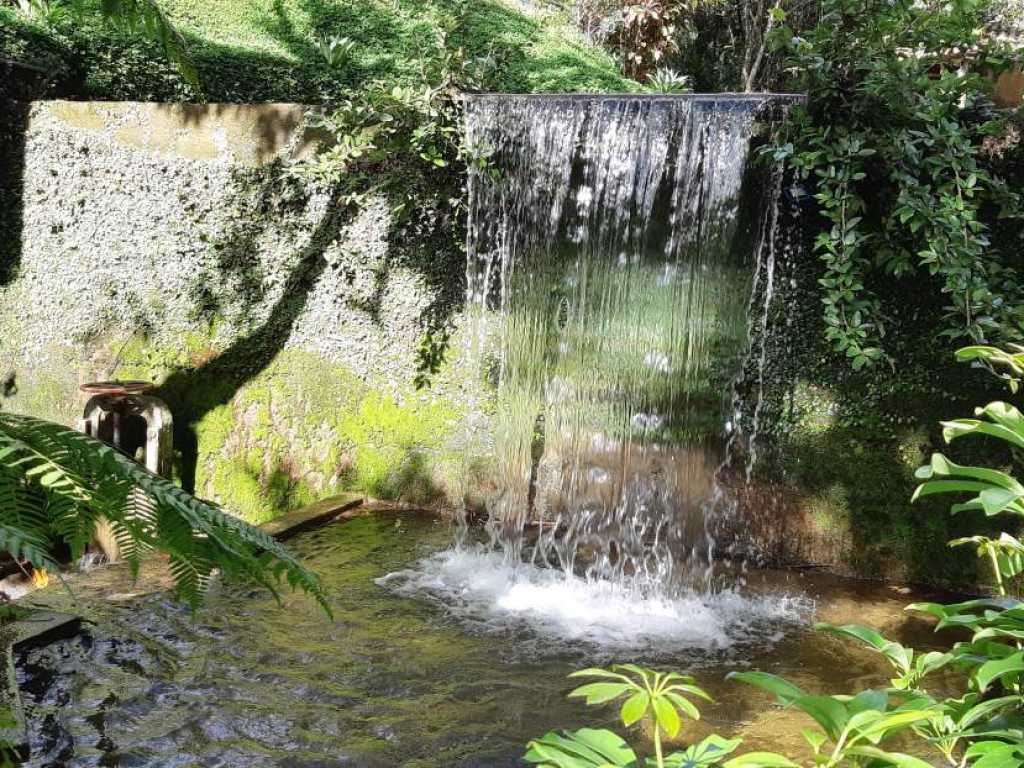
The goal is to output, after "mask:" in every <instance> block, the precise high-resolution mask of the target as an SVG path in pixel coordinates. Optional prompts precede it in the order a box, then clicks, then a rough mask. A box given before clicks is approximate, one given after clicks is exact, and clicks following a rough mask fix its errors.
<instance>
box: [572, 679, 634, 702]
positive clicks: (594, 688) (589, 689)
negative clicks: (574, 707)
mask: <svg viewBox="0 0 1024 768" xmlns="http://www.w3.org/2000/svg"><path fill="white" fill-rule="evenodd" d="M631 690H634V687H633V686H632V685H630V684H629V683H589V684H588V685H582V686H580V687H579V688H577V689H576V690H574V691H573V692H572V693H570V694H569V698H580V699H584V700H586V702H587V704H604V703H605V702H606V701H611V700H612V699H617V698H618V697H619V696H622V695H623V694H624V693H627V692H629V691H631Z"/></svg>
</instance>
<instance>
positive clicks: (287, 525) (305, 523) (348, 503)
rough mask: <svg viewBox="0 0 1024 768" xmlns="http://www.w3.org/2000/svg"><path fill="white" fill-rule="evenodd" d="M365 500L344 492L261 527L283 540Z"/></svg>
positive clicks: (332, 517)
mask: <svg viewBox="0 0 1024 768" xmlns="http://www.w3.org/2000/svg"><path fill="white" fill-rule="evenodd" d="M363 501H364V499H363V497H362V496H360V495H359V494H355V493H342V494H339V495H337V496H331V497H329V498H326V499H323V500H321V501H318V502H316V503H314V504H310V505H309V506H308V507H303V508H302V509H297V510H295V511H294V512H289V513H288V514H286V515H284V516H282V517H279V518H277V519H276V520H271V521H270V522H268V523H263V525H261V526H260V529H261V530H263V531H264V532H265V533H269V534H270V535H271V536H273V537H274V538H275V539H277V540H278V541H283V540H285V539H288V538H291V537H292V536H294V535H295V534H297V533H301V532H303V531H308V530H310V529H312V528H317V527H319V526H321V525H323V524H324V523H326V522H329V521H330V520H333V519H334V518H336V517H339V516H340V515H342V514H343V513H345V512H350V511H352V510H353V509H355V508H357V507H360V506H362V504H363Z"/></svg>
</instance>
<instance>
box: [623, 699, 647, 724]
mask: <svg viewBox="0 0 1024 768" xmlns="http://www.w3.org/2000/svg"><path fill="white" fill-rule="evenodd" d="M650 703H651V697H650V695H649V694H648V693H647V691H639V692H637V693H634V694H633V695H632V696H630V697H629V698H628V699H626V700H625V701H624V702H623V703H622V710H621V712H620V716H621V718H622V722H623V724H625V725H627V726H628V725H633V723H635V722H637V721H639V720H640V719H641V718H642V717H643V716H644V715H645V714H647V707H648V706H649V705H650Z"/></svg>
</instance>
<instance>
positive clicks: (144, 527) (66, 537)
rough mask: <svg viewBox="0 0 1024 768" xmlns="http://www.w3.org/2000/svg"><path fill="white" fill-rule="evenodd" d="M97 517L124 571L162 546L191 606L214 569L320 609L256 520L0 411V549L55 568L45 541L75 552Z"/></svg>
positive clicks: (316, 590)
mask: <svg viewBox="0 0 1024 768" xmlns="http://www.w3.org/2000/svg"><path fill="white" fill-rule="evenodd" d="M101 520H106V521H107V522H108V523H109V524H110V526H111V528H112V529H113V531H114V534H115V537H116V539H117V541H118V543H119V545H120V547H121V551H122V556H123V557H124V558H125V559H126V560H127V561H128V563H129V564H130V565H131V567H132V569H133V571H136V572H137V570H138V568H139V564H140V562H141V560H142V558H143V557H144V556H146V555H147V554H148V553H150V552H153V551H157V552H162V553H164V554H166V555H167V556H168V558H169V562H170V569H171V573H172V574H173V576H174V579H175V583H176V585H177V590H178V592H179V594H180V595H181V597H182V598H183V599H184V600H185V601H186V602H188V603H189V604H190V605H191V606H192V607H193V608H196V607H198V606H199V604H200V603H201V601H202V598H203V593H204V592H205V590H206V588H207V586H208V584H209V581H210V577H211V575H212V574H213V572H214V571H220V572H221V573H222V574H223V575H224V576H225V577H228V578H234V579H241V580H243V581H248V582H252V583H256V584H259V585H261V586H263V587H266V588H267V589H270V590H271V591H272V592H275V594H276V589H277V587H276V585H277V583H278V582H279V581H280V580H282V579H284V580H285V581H287V582H288V583H289V584H290V585H292V586H293V587H295V588H298V589H302V590H304V591H305V592H307V593H309V594H310V595H312V596H313V597H315V598H316V599H317V600H318V601H319V602H320V604H321V605H322V606H323V608H324V609H325V610H327V611H329V608H328V605H327V602H326V599H325V597H324V595H323V593H322V592H321V590H320V584H319V581H318V580H317V578H316V576H315V575H313V574H312V573H310V572H309V571H307V570H306V569H305V568H303V567H302V565H301V564H300V563H299V562H298V561H297V560H296V559H295V558H294V557H293V556H292V555H291V553H289V552H288V550H286V549H285V548H284V547H282V546H281V545H280V544H278V543H277V541H275V540H274V539H273V538H272V537H271V536H268V535H267V534H265V533H263V532H262V531H261V530H259V529H258V528H254V527H252V526H250V525H248V524H247V523H244V522H242V521H241V520H239V519H238V518H236V517H233V516H231V515H229V514H227V513H225V512H223V511H222V510H220V509H219V508H218V507H216V506H215V505H213V504H210V503H208V502H204V501H201V500H199V499H197V498H195V497H193V496H191V495H189V494H188V493H186V492H185V491H183V490H181V489H180V488H178V487H177V486H176V485H174V484H173V483H171V482H170V481H168V480H165V479H164V478H161V477H158V476H156V475H154V474H152V473H150V472H149V471H148V470H146V469H145V468H144V467H142V466H141V465H139V464H137V463H136V462H134V461H132V460H131V459H130V458H128V457H127V456H125V455H123V454H122V453H120V452H119V451H117V450H115V449H114V448H111V447H110V446H108V445H105V444H104V443H101V442H99V441H98V440H94V439H92V438H90V437H88V436H86V435H83V434H81V433H79V432H76V431H74V430H71V429H68V428H67V427H63V426H60V425H58V424H51V423H49V422H46V421H42V420H39V419H34V418H30V417H28V416H17V415H14V414H11V413H0V548H2V549H4V550H6V551H7V552H10V553H11V555H13V556H14V557H17V558H21V559H23V560H25V561H27V562H29V563H31V564H32V565H33V566H35V567H37V568H54V569H56V564H55V563H54V560H53V555H52V553H53V552H54V551H55V549H56V548H57V547H58V546H62V547H64V548H66V549H67V550H69V551H70V555H71V557H72V559H77V558H79V557H80V556H81V554H82V553H83V552H84V550H85V548H86V547H87V546H88V545H89V544H91V543H92V541H93V540H94V539H95V537H96V530H97V525H99V523H100V521H101Z"/></svg>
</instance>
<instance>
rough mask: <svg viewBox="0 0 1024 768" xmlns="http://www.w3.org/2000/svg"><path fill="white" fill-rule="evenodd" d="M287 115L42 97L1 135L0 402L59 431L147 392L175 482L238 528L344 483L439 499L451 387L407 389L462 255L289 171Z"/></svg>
mask: <svg viewBox="0 0 1024 768" xmlns="http://www.w3.org/2000/svg"><path fill="white" fill-rule="evenodd" d="M303 118H304V115H303V110H302V108H300V107H296V106H292V105H276V104H266V105H253V106H240V105H217V104H210V105H170V104H140V103H82V102H61V101H52V102H34V103H33V104H32V105H31V106H30V108H28V109H27V111H26V113H25V114H24V117H23V119H19V120H17V121H9V123H8V130H9V131H10V130H14V131H17V132H20V133H21V135H20V136H12V137H11V141H9V142H8V143H7V145H6V150H5V153H4V154H5V156H4V159H3V162H2V166H3V167H2V170H3V179H4V187H3V192H2V193H0V194H2V196H3V199H2V203H3V206H4V209H5V210H6V211H7V212H8V214H7V216H6V219H5V222H4V228H3V231H4V240H5V242H4V243H3V244H2V245H0V407H2V408H4V409H9V410H14V411H18V412H23V413H29V414H34V415H38V416H41V417H45V418H50V419H54V420H58V421H61V422H64V423H71V422H73V420H74V418H75V417H76V414H77V413H78V412H79V410H80V408H81V406H82V403H83V398H82V397H81V396H80V395H79V394H78V392H77V388H78V385H79V384H80V383H82V382H84V381H88V380H96V379H106V378H111V377H117V378H137V377H138V378H146V379H152V380H154V381H157V382H158V383H159V384H160V387H159V390H158V393H157V394H159V395H162V396H163V397H164V398H165V399H166V400H167V401H168V402H169V403H170V405H171V407H172V410H173V412H174V414H175V418H176V420H177V421H176V434H175V438H176V447H177V449H178V457H177V461H176V466H177V471H178V472H179V473H180V480H181V481H182V483H183V484H184V485H185V486H186V487H188V488H194V489H195V491H196V492H197V493H198V494H199V495H201V496H204V497H206V498H211V499H214V500H216V501H219V502H222V503H224V504H226V505H227V506H228V507H230V508H232V509H234V510H235V511H237V512H239V513H240V514H243V515H244V516H246V517H247V518H249V519H252V520H262V519H266V518H268V517H271V516H273V515H274V514H276V513H277V512H279V511H281V510H283V509H286V508H289V507H293V506H295V505H297V504H299V503H304V502H307V501H310V500H312V499H313V498H315V497H318V496H322V495H325V494H328V493H332V492H335V491H337V490H340V489H345V488H359V489H361V490H364V491H366V492H368V493H370V494H373V495H376V496H383V497H391V498H403V499H406V500H409V501H414V502H436V501H438V500H440V499H443V498H444V497H445V495H446V492H447V491H448V490H449V488H450V485H451V483H452V482H454V480H453V472H456V471H457V468H458V467H459V466H461V457H460V456H459V455H458V451H457V450H455V449H454V448H453V446H452V437H453V435H455V434H456V430H457V427H458V426H459V424H460V423H461V418H460V407H459V405H458V404H459V403H460V402H461V401H462V397H461V394H460V392H461V388H462V387H464V383H463V382H464V381H465V379H466V377H465V376H461V375H459V372H458V371H457V370H455V369H452V368H451V366H449V367H448V368H445V369H443V370H441V371H440V372H439V373H438V374H437V375H436V376H434V380H433V382H432V386H431V387H430V388H429V389H426V390H416V389H415V388H414V387H413V380H414V378H415V376H416V373H417V365H416V361H417V350H418V349H419V348H420V346H421V344H422V343H423V340H424V335H425V332H426V329H427V327H428V325H429V324H430V322H431V320H432V319H433V320H436V319H437V317H438V313H442V314H444V315H445V316H446V317H450V318H453V319H454V321H455V322H456V323H457V312H458V309H459V307H458V298H457V297H459V296H461V289H460V288H458V279H457V278H459V277H460V276H461V274H462V271H463V265H462V262H463V257H462V255H461V254H460V253H458V252H457V251H456V249H452V248H449V249H444V248H440V247H436V246H431V245H430V244H429V243H427V244H424V245H419V244H409V245H406V244H405V243H404V242H403V239H402V238H401V237H398V236H397V235H396V232H395V222H394V221H393V218H394V217H393V210H392V205H391V204H390V203H389V201H388V200H387V199H386V198H385V197H384V196H383V195H381V196H376V197H375V196H372V195H371V196H370V197H369V198H368V199H366V200H364V201H362V202H361V204H360V205H358V206H352V205H350V204H348V201H347V200H345V199H342V198H341V197H340V196H339V192H337V191H336V190H332V189H330V188H328V187H327V186H325V185H321V184H318V183H316V182H314V181H309V180H304V179H302V178H295V177H293V175H291V174H289V173H288V172H287V171H288V168H289V167H290V161H292V160H295V159H300V158H302V157H303V156H304V155H307V154H308V153H309V152H310V151H311V150H312V148H313V147H314V145H315V142H316V136H315V135H313V134H311V133H310V132H309V131H307V130H305V129H304V128H303ZM11 122H13V123H14V127H13V128H12V127H11V125H10V123H11ZM439 276H443V278H444V279H445V280H446V281H447V282H448V283H449V284H450V286H449V288H450V287H451V285H454V286H455V288H454V290H441V289H439V287H438V286H439V280H440V278H439ZM453 276H454V277H455V278H456V279H454V280H453ZM452 297H456V298H454V299H453V298H452ZM453 365H455V366H456V368H457V366H458V362H457V361H456V362H455V363H454V364H453Z"/></svg>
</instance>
